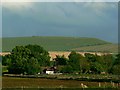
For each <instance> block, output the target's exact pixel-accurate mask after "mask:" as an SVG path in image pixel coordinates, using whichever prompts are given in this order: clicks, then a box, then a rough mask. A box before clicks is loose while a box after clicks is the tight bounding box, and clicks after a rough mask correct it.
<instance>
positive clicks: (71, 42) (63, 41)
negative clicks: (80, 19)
mask: <svg viewBox="0 0 120 90" xmlns="http://www.w3.org/2000/svg"><path fill="white" fill-rule="evenodd" d="M27 44H38V45H41V46H42V47H44V48H45V49H46V50H48V51H71V50H73V49H76V48H77V49H78V50H79V51H80V49H79V48H84V47H86V46H99V45H100V47H103V46H102V45H104V46H106V45H107V46H106V47H108V46H109V45H110V47H113V46H112V45H111V43H110V42H106V41H103V40H100V39H96V38H86V37H81V38H76V37H42V36H33V37H8V38H3V39H2V50H3V51H11V50H12V49H13V48H14V47H15V46H17V45H27ZM115 47H117V46H115ZM90 48H91V47H90ZM91 49H92V48H91ZM82 50H83V49H82ZM112 50H113V49H112ZM97 51H101V50H99V49H98V50H97ZM102 51H103V49H102ZM109 51H110V52H111V49H109Z"/></svg>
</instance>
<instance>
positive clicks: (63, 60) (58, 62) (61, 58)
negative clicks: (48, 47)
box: [55, 55, 68, 66]
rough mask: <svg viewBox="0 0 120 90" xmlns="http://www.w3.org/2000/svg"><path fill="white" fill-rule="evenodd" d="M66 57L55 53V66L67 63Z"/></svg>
mask: <svg viewBox="0 0 120 90" xmlns="http://www.w3.org/2000/svg"><path fill="white" fill-rule="evenodd" d="M67 61H68V60H67V58H65V56H64V55H62V56H59V55H56V58H55V62H56V66H58V65H67Z"/></svg>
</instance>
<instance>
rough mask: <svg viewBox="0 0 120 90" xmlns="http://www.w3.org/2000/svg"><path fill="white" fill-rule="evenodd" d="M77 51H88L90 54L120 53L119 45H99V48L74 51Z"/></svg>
mask: <svg viewBox="0 0 120 90" xmlns="http://www.w3.org/2000/svg"><path fill="white" fill-rule="evenodd" d="M72 50H75V51H88V52H114V53H117V52H118V45H117V44H104V45H97V46H84V47H80V48H75V49H72Z"/></svg>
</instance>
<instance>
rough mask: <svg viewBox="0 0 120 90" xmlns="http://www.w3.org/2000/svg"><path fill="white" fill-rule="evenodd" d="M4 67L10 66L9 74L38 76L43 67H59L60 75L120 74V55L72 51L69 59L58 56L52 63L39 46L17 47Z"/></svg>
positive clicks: (47, 54) (6, 57)
mask: <svg viewBox="0 0 120 90" xmlns="http://www.w3.org/2000/svg"><path fill="white" fill-rule="evenodd" d="M2 65H4V66H8V71H9V73H14V74H21V73H22V74H37V73H38V72H42V67H57V72H60V73H70V74H71V73H75V74H76V73H78V74H100V73H105V74H120V70H119V68H120V54H117V55H112V54H104V55H101V56H99V55H97V54H91V53H85V54H84V56H83V55H81V54H79V53H77V52H75V51H72V52H71V53H70V54H69V56H68V58H67V57H65V56H64V55H62V56H59V55H56V58H54V60H52V61H50V56H49V53H48V51H46V50H45V49H44V48H43V47H41V46H39V45H26V46H16V47H15V48H13V49H12V51H11V54H9V55H6V56H3V58H2Z"/></svg>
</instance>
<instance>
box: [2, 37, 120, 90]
mask: <svg viewBox="0 0 120 90" xmlns="http://www.w3.org/2000/svg"><path fill="white" fill-rule="evenodd" d="M47 40H49V41H47ZM25 41H26V42H25ZM88 41H90V43H89V42H88ZM37 42H39V43H37ZM76 42H80V43H76ZM7 43H9V44H7ZM45 43H47V44H45ZM72 44H74V45H72ZM7 45H8V46H7ZM45 45H46V46H45ZM58 45H59V46H58ZM71 45H72V46H71ZM4 46H5V47H4ZM52 46H53V48H52ZM55 46H56V48H54V47H55ZM104 46H106V48H110V49H107V50H108V51H107V50H105V49H103V48H104ZM43 47H45V48H43ZM62 47H63V48H62ZM84 47H90V48H89V50H90V51H89V50H88V51H87V50H84ZM91 47H101V48H98V49H97V51H94V50H95V49H93V48H91ZM12 48H13V49H12ZM74 48H76V49H77V48H78V50H76V49H74ZM117 48H118V46H117V44H116V45H115V44H112V43H110V42H106V41H103V40H99V39H95V38H74V37H39V36H36V37H35V36H34V37H17V38H15V37H14V38H5V39H4V38H3V52H2V53H1V56H2V65H3V66H2V68H3V70H2V73H3V78H2V79H3V81H2V86H3V89H4V88H21V89H23V88H24V89H25V88H33V89H36V90H37V89H40V88H45V89H47V88H51V89H53V88H54V89H59V88H63V89H70V88H71V90H72V89H80V88H116V89H117V88H119V87H120V84H119V82H120V76H119V74H120V72H119V65H120V61H119V58H120V55H119V54H118V53H117V51H115V50H118V49H117ZM52 49H53V50H52ZM80 49H82V50H80ZM104 50H105V51H104ZM113 50H114V51H113ZM11 81H12V82H13V83H11ZM23 83H24V84H23ZM93 85H94V86H93ZM85 86H86V87H85Z"/></svg>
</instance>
